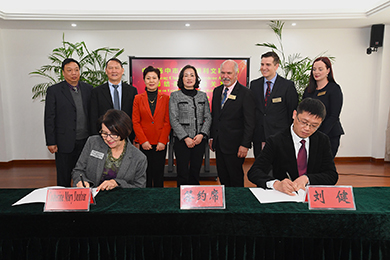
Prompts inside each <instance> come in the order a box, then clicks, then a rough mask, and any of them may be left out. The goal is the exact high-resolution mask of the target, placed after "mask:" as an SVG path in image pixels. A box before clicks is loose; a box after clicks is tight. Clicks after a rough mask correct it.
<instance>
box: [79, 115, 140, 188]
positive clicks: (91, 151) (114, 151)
mask: <svg viewBox="0 0 390 260" xmlns="http://www.w3.org/2000/svg"><path fill="white" fill-rule="evenodd" d="M100 123H101V125H102V129H101V131H100V136H99V135H94V136H91V137H89V138H88V140H87V143H86V144H85V146H84V149H83V151H82V153H81V155H80V158H79V160H78V161H77V163H76V167H75V168H74V169H73V172H72V178H73V185H74V186H77V187H83V183H82V181H81V176H82V177H83V180H84V185H85V187H97V188H98V190H112V189H114V188H116V187H121V188H144V187H145V183H146V167H147V161H146V156H145V155H144V154H143V153H142V152H141V151H140V150H138V149H137V148H135V147H134V146H133V145H132V144H131V142H129V140H128V139H127V138H128V136H129V135H130V133H131V129H132V123H131V119H130V117H129V116H128V115H127V114H126V113H125V112H123V111H121V110H115V109H110V110H108V111H107V112H106V113H105V114H104V115H103V116H102V117H101V118H100Z"/></svg>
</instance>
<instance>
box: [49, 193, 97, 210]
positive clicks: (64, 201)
mask: <svg viewBox="0 0 390 260" xmlns="http://www.w3.org/2000/svg"><path fill="white" fill-rule="evenodd" d="M92 198H93V196H92V192H91V189H89V188H66V189H48V190H47V196H46V203H45V209H44V211H45V212H46V211H89V205H90V203H91V202H92V201H93V199H92Z"/></svg>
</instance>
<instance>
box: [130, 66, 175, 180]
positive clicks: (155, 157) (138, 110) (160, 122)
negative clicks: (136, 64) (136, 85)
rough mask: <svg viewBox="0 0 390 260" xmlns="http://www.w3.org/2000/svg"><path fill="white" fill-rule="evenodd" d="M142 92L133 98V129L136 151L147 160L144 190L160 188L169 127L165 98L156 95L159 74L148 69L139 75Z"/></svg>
mask: <svg viewBox="0 0 390 260" xmlns="http://www.w3.org/2000/svg"><path fill="white" fill-rule="evenodd" d="M143 78H144V82H145V86H146V91H145V92H144V93H142V94H138V95H136V96H135V98H134V105H133V129H134V132H135V135H136V140H137V141H138V142H139V143H140V150H141V151H142V152H143V153H144V154H145V155H146V157H147V158H148V168H147V170H146V187H164V167H165V156H166V151H167V149H166V147H167V142H168V136H169V133H170V131H171V125H170V123H169V97H168V96H167V95H164V94H161V93H158V85H159V83H160V70H159V69H157V68H154V67H152V66H149V67H147V68H146V69H145V70H144V72H143Z"/></svg>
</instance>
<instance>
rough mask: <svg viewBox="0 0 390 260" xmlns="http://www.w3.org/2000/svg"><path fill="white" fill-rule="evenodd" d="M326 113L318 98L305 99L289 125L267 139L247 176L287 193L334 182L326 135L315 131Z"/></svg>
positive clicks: (260, 183) (264, 186)
mask: <svg viewBox="0 0 390 260" xmlns="http://www.w3.org/2000/svg"><path fill="white" fill-rule="evenodd" d="M325 115H326V110H325V106H324V104H323V103H322V102H321V101H319V100H316V99H312V98H306V99H304V100H303V101H302V102H301V103H300V104H299V105H298V108H297V110H295V111H294V112H293V124H292V125H291V127H290V128H287V129H285V130H284V131H282V132H280V133H278V134H276V135H273V136H270V137H269V138H268V139H267V142H266V144H265V146H264V149H263V150H262V151H261V153H260V155H259V156H258V157H257V158H256V161H255V163H254V164H253V165H252V167H251V169H250V170H249V171H248V179H249V180H250V181H251V182H253V183H254V184H256V185H257V186H259V187H262V188H264V189H266V188H268V189H275V190H278V191H281V192H284V193H287V194H289V195H294V194H295V193H294V192H295V191H298V190H299V189H305V186H306V185H308V184H312V185H334V184H336V182H337V180H338V173H337V171H336V167H335V165H334V161H333V156H332V152H331V149H330V143H329V138H328V137H327V136H326V135H325V134H323V133H322V132H320V131H317V129H318V127H319V126H320V125H321V123H322V121H323V120H324V118H325ZM271 170H272V174H269V173H270V171H271Z"/></svg>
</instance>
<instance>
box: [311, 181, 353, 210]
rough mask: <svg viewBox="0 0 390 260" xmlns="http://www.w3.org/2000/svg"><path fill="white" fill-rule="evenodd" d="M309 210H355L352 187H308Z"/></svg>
mask: <svg viewBox="0 0 390 260" xmlns="http://www.w3.org/2000/svg"><path fill="white" fill-rule="evenodd" d="M307 190H308V194H309V195H308V196H309V209H338V210H356V206H355V199H354V196H353V191H352V186H309V187H308V189H307Z"/></svg>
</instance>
